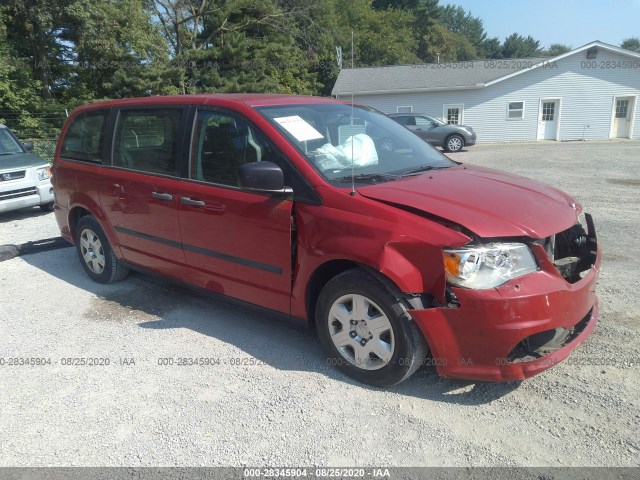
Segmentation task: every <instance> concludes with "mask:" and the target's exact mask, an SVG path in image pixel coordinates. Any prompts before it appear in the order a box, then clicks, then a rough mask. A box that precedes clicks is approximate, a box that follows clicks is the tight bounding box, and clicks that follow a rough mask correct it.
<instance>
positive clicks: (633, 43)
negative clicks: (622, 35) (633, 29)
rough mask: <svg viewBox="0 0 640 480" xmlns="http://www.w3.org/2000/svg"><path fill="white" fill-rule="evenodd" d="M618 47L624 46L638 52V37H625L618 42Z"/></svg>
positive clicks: (639, 50) (639, 48) (639, 47)
mask: <svg viewBox="0 0 640 480" xmlns="http://www.w3.org/2000/svg"><path fill="white" fill-rule="evenodd" d="M620 47H621V48H624V49H626V50H631V51H632V52H639V53H640V38H638V37H631V38H626V39H625V40H624V41H623V42H622V43H621V44H620Z"/></svg>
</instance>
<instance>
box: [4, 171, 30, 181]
mask: <svg viewBox="0 0 640 480" xmlns="http://www.w3.org/2000/svg"><path fill="white" fill-rule="evenodd" d="M26 173H27V171H26V170H18V171H15V172H4V173H0V182H8V181H9V180H19V179H21V178H24V176H25V174H26Z"/></svg>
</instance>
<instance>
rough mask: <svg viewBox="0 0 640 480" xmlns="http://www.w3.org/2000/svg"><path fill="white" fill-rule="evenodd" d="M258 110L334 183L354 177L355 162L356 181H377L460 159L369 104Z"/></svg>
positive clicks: (391, 178)
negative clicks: (449, 157)
mask: <svg viewBox="0 0 640 480" xmlns="http://www.w3.org/2000/svg"><path fill="white" fill-rule="evenodd" d="M257 110H258V111H259V112H260V113H261V114H262V115H263V116H264V117H266V118H267V120H269V122H271V124H272V125H274V126H275V127H276V128H277V129H278V130H279V131H280V132H282V133H283V134H284V135H285V137H287V139H288V140H289V141H290V143H291V144H293V145H294V146H295V147H296V148H297V149H298V150H299V151H300V152H301V153H302V154H303V155H304V157H305V158H306V159H307V161H308V162H309V163H310V164H311V165H312V166H313V167H314V168H315V169H316V170H317V171H318V172H319V173H320V174H321V175H322V176H323V177H324V178H325V179H327V180H328V181H330V182H332V183H334V184H344V183H350V181H351V174H352V167H353V174H354V177H355V180H356V182H357V183H373V182H382V181H389V180H394V179H397V178H400V177H401V176H403V175H411V174H416V173H418V172H421V171H427V170H430V169H434V168H446V167H451V166H454V165H456V164H455V162H453V161H451V160H449V159H448V158H447V157H445V156H444V155H442V154H441V153H440V152H438V151H437V150H436V149H435V148H433V147H432V146H431V145H429V144H428V143H426V142H425V141H424V140H422V139H420V138H419V137H417V136H416V135H415V134H413V133H412V132H411V131H409V130H407V129H406V128H404V127H403V126H401V125H399V124H398V123H396V122H395V121H394V120H392V119H391V118H389V117H387V116H386V115H384V114H382V113H380V112H378V111H376V110H373V109H372V108H369V107H363V106H354V108H353V109H352V107H351V105H344V104H307V105H284V106H277V107H260V108H257ZM352 111H353V115H352Z"/></svg>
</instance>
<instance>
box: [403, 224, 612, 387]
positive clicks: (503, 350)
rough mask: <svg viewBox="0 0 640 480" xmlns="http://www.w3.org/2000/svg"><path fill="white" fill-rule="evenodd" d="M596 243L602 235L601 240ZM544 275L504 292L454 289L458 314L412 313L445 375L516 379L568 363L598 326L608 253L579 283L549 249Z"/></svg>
mask: <svg viewBox="0 0 640 480" xmlns="http://www.w3.org/2000/svg"><path fill="white" fill-rule="evenodd" d="M593 240H594V243H595V236H594V237H593ZM532 251H533V253H534V255H535V257H536V260H537V261H538V264H539V265H540V270H539V271H537V272H535V273H531V274H529V275H526V276H524V277H521V278H518V279H514V280H512V281H510V282H507V283H505V284H504V285H501V286H500V287H498V288H494V289H488V290H472V289H464V288H451V291H452V293H453V294H455V297H456V298H457V305H456V306H457V308H455V307H454V308H452V306H448V307H439V308H429V309H424V310H423V309H420V310H411V311H410V314H411V316H412V318H413V319H414V320H415V322H416V324H417V325H418V326H419V328H420V330H421V331H422V333H423V334H424V336H425V338H426V340H427V342H428V344H429V347H430V348H431V354H432V355H433V364H434V365H435V366H436V369H437V371H438V373H439V374H440V375H441V376H443V377H453V378H462V379H469V380H488V381H516V380H523V379H525V378H528V377H531V376H533V375H536V374H538V373H540V372H542V371H544V370H546V369H548V368H550V367H552V366H554V365H556V364H557V363H559V362H561V361H562V360H564V359H565V358H567V356H568V355H569V354H570V353H571V352H572V351H573V350H574V349H575V348H576V347H577V346H578V345H580V344H581V343H582V342H584V341H585V339H586V338H587V337H588V336H589V334H591V332H592V331H593V329H594V328H595V326H596V324H597V322H598V300H597V297H596V282H597V279H598V274H599V270H600V262H601V251H600V248H599V247H598V246H597V245H595V249H594V254H595V255H594V256H595V262H594V264H593V266H592V267H591V268H590V269H589V270H588V271H585V272H583V275H581V278H580V279H579V280H577V281H576V280H575V279H568V278H565V277H563V274H562V272H561V271H559V270H558V268H557V265H554V263H553V261H552V259H550V258H549V256H548V255H547V254H546V252H545V250H544V248H543V246H542V245H538V246H535V247H534V248H533V249H532Z"/></svg>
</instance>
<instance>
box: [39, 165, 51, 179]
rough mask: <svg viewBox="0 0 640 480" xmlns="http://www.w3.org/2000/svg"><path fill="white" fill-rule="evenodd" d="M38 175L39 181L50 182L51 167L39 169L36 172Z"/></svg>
mask: <svg viewBox="0 0 640 480" xmlns="http://www.w3.org/2000/svg"><path fill="white" fill-rule="evenodd" d="M36 175H38V180H40V181H42V180H49V179H50V178H51V167H44V168H39V169H38V170H36Z"/></svg>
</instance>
